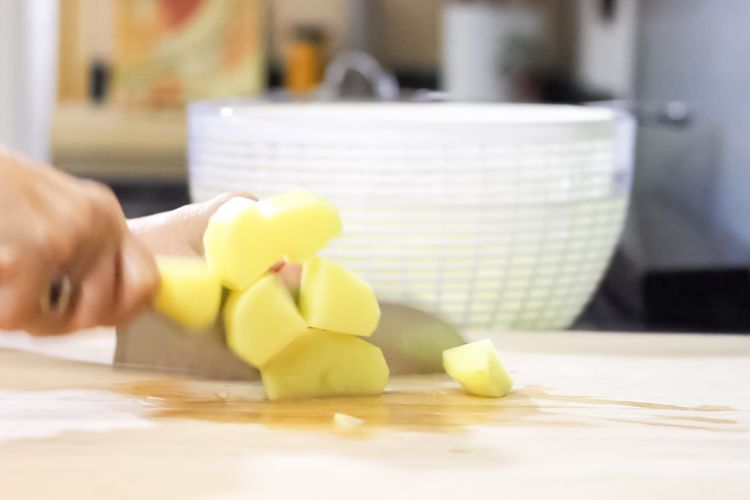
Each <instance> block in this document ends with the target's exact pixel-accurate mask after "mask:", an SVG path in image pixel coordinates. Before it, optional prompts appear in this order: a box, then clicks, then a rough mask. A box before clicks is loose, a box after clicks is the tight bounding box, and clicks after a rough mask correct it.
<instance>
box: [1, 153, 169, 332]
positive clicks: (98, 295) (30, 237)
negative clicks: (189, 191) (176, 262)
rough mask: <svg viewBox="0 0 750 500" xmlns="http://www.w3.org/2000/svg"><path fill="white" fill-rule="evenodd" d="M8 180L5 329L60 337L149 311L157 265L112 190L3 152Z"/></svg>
mask: <svg viewBox="0 0 750 500" xmlns="http://www.w3.org/2000/svg"><path fill="white" fill-rule="evenodd" d="M0 179H2V182H0V328H3V329H19V330H26V331H28V332H30V333H34V334H59V333H65V332H69V331H73V330H78V329H83V328H88V327H93V326H99V325H115V324H119V323H122V322H127V321H128V320H129V319H130V318H132V317H133V316H134V315H135V314H137V313H138V312H140V311H141V310H143V309H145V308H146V307H148V306H149V304H150V302H151V298H152V295H153V293H154V291H155V289H156V287H157V285H158V280H159V278H158V273H157V270H156V266H155V263H154V259H153V257H152V255H151V254H150V253H149V251H148V250H147V248H146V247H145V246H144V245H143V244H142V243H141V242H140V241H138V240H137V239H136V238H135V237H134V236H133V235H132V234H131V233H130V231H128V227H127V224H126V221H125V217H124V215H123V213H122V209H121V208H120V205H119V203H118V202H117V199H116V198H115V196H114V194H112V192H111V191H110V190H109V189H108V188H106V187H105V186H103V185H101V184H98V183H95V182H91V181H83V180H78V179H76V178H74V177H71V176H69V175H66V174H64V173H63V172H60V171H58V170H55V169H54V168H52V167H50V166H48V165H43V164H36V163H33V162H31V161H29V160H27V159H24V158H21V157H19V156H15V155H12V154H10V153H8V152H6V151H2V150H0ZM60 280H61V281H60ZM53 282H59V283H62V284H63V285H66V286H63V289H62V290H60V289H56V288H55V287H51V284H52V283H53Z"/></svg>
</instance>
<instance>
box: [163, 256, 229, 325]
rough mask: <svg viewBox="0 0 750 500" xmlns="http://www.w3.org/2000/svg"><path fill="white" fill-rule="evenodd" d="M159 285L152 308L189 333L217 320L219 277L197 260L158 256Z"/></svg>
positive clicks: (219, 290) (196, 258)
mask: <svg viewBox="0 0 750 500" xmlns="http://www.w3.org/2000/svg"><path fill="white" fill-rule="evenodd" d="M156 265H157V267H158V269H159V274H160V275H161V284H160V285H159V290H158V291H157V293H156V297H155V298H154V309H156V310H157V311H159V312H160V313H162V314H164V315H166V316H168V317H170V318H171V319H173V320H174V321H176V322H177V323H179V324H180V325H182V326H184V327H185V328H188V329H190V330H200V329H202V328H207V327H209V326H211V325H212V324H213V323H214V321H216V316H217V315H218V314H219V307H220V305H221V283H220V281H219V277H218V276H217V275H216V273H214V272H213V271H211V270H210V269H209V268H208V265H207V264H206V263H205V261H204V260H203V259H201V258H199V257H173V256H158V257H157V258H156Z"/></svg>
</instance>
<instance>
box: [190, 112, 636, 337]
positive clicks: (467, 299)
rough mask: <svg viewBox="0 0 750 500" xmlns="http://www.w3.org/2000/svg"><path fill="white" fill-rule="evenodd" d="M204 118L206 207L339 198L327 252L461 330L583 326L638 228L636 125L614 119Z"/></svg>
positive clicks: (200, 122) (195, 168) (551, 115)
mask: <svg viewBox="0 0 750 500" xmlns="http://www.w3.org/2000/svg"><path fill="white" fill-rule="evenodd" d="M189 114H190V117H189V120H190V152H189V153H190V183H191V192H192V195H193V197H194V198H195V199H196V200H204V199H207V198H210V197H212V196H214V195H216V194H218V193H221V192H224V191H231V190H247V191H250V192H253V193H255V194H257V195H259V196H261V197H262V196H268V195H272V194H276V193H281V192H284V191H289V190H292V189H305V190H309V191H313V192H315V193H318V194H320V195H323V196H325V197H327V198H329V199H330V200H331V201H332V202H333V203H334V204H336V205H337V206H338V207H339V208H340V210H341V213H342V217H343V221H344V235H343V237H341V238H340V239H339V240H337V241H336V242H335V243H333V244H332V245H331V246H330V248H328V249H326V250H325V252H324V254H326V255H328V256H330V257H332V258H335V259H336V260H337V261H339V262H341V263H343V264H345V265H347V266H349V267H350V268H352V269H353V270H354V271H356V272H357V273H359V274H360V275H361V276H362V277H363V278H364V279H366V280H367V281H369V282H370V283H372V284H373V286H374V287H375V289H376V291H377V293H378V295H379V297H380V298H381V299H384V300H391V301H398V302H403V303H407V304H411V305H416V306H419V307H421V308H423V309H425V310H427V311H430V312H433V313H436V314H438V315H441V316H443V317H444V318H446V319H448V320H450V321H452V322H454V323H455V324H456V325H457V326H459V327H471V328H498V327H501V328H512V329H551V328H564V327H567V326H569V325H570V324H571V322H572V321H573V320H574V319H575V318H576V316H577V315H578V314H579V312H580V311H581V309H582V308H583V306H584V305H585V304H586V302H587V301H588V299H589V298H590V296H591V294H592V292H593V291H594V289H595V287H596V286H597V283H598V281H599V280H600V278H601V276H602V274H603V272H604V270H605V268H606V266H607V263H608V261H609V259H610V256H611V254H612V251H613V249H614V247H615V244H616V242H617V239H618V237H619V234H620V231H621V229H622V225H623V219H624V215H625V211H626V206H627V197H628V193H629V188H630V169H631V161H630V149H631V148H632V124H631V123H630V122H629V121H628V120H625V121H620V120H618V117H617V116H616V115H615V114H614V113H613V112H612V111H610V110H606V109H597V108H583V107H572V106H545V105H502V104H445V103H392V104H385V103H360V104H352V103H265V102H251V101H214V102H202V103H195V104H193V105H191V107H190V113H189ZM618 123H621V124H624V125H623V126H618ZM618 137H619V138H618Z"/></svg>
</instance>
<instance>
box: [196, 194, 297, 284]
mask: <svg viewBox="0 0 750 500" xmlns="http://www.w3.org/2000/svg"><path fill="white" fill-rule="evenodd" d="M275 213H276V211H275V209H274V207H272V206H269V205H268V204H267V203H265V202H262V201H254V200H250V199H247V198H240V197H237V198H232V199H230V200H229V201H227V202H226V203H224V204H223V205H222V206H221V207H220V208H219V209H218V210H217V211H216V213H214V214H213V216H211V219H210V220H209V221H208V226H207V227H206V232H205V233H204V235H203V246H204V248H205V250H206V261H208V265H209V266H210V267H211V269H213V270H214V271H216V273H217V274H218V275H219V277H220V278H221V281H222V283H223V284H224V286H226V287H227V288H230V289H232V290H244V289H245V288H247V287H248V286H250V285H251V284H252V283H253V282H254V281H256V280H257V279H258V278H260V277H261V276H262V275H263V273H265V272H266V271H268V269H269V268H270V267H271V266H272V265H273V264H275V263H276V261H278V260H279V259H280V258H281V256H282V255H283V250H282V247H281V242H280V241H279V240H278V238H277V237H276V236H275V232H274V228H273V222H272V219H273V215H274V214H275Z"/></svg>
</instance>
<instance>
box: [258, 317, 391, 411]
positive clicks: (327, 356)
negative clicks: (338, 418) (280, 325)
mask: <svg viewBox="0 0 750 500" xmlns="http://www.w3.org/2000/svg"><path fill="white" fill-rule="evenodd" d="M261 374H262V376H263V387H264V389H265V392H266V396H267V397H268V399H271V400H278V399H297V398H321V397H331V396H366V395H375V394H381V393H382V392H383V389H384V388H385V384H386V383H387V382H388V365H387V364H386V362H385V358H384V357H383V353H382V352H381V351H380V349H378V348H377V347H375V346H374V345H372V344H369V343H367V342H365V341H364V340H362V339H359V338H357V337H352V336H351V335H343V334H340V333H331V332H324V331H321V330H316V329H312V328H311V329H310V330H309V331H308V332H307V333H305V334H304V335H302V336H301V337H300V338H299V339H297V340H296V341H295V342H294V343H292V344H291V345H289V347H287V348H286V349H284V350H283V351H282V352H281V353H280V354H279V355H278V356H276V357H275V358H274V359H273V360H271V362H270V363H269V364H268V365H267V366H266V367H265V368H264V369H263V370H261Z"/></svg>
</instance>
